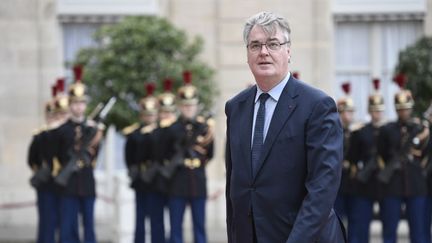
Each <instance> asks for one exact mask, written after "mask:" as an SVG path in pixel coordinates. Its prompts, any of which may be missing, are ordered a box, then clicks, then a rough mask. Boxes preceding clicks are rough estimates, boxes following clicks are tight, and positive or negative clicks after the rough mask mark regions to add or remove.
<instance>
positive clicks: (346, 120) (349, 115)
mask: <svg viewBox="0 0 432 243" xmlns="http://www.w3.org/2000/svg"><path fill="white" fill-rule="evenodd" d="M339 115H340V119H341V122H342V125H343V126H348V125H350V124H351V122H352V120H353V115H354V112H353V111H342V112H340V113H339Z"/></svg>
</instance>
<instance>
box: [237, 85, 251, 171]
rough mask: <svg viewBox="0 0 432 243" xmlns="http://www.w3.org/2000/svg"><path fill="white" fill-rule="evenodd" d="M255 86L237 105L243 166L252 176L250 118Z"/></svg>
mask: <svg viewBox="0 0 432 243" xmlns="http://www.w3.org/2000/svg"><path fill="white" fill-rule="evenodd" d="M255 94H256V88H253V89H251V91H250V92H249V94H248V96H247V98H246V99H245V100H243V101H242V102H241V103H240V104H239V105H240V107H239V108H240V109H239V111H240V112H241V113H242V114H240V116H239V117H240V118H241V119H240V120H239V121H238V126H237V127H238V128H239V130H240V132H239V133H237V134H239V136H242V138H240V139H242V140H243V139H244V141H245V142H244V143H241V153H243V156H242V157H243V158H245V160H244V161H245V163H246V164H245V168H247V170H248V172H249V173H248V174H249V175H250V176H251V177H252V167H251V166H252V164H251V163H252V161H251V159H252V158H251V140H252V120H253V114H254V100H255Z"/></svg>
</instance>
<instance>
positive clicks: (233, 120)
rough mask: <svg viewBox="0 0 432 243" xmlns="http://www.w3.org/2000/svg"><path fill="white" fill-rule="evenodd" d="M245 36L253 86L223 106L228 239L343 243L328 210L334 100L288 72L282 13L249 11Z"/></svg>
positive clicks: (335, 131) (336, 147)
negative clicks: (253, 12) (225, 128)
mask: <svg viewBox="0 0 432 243" xmlns="http://www.w3.org/2000/svg"><path fill="white" fill-rule="evenodd" d="M244 40H245V43H246V44H247V59H248V64H249V67H250V69H251V71H252V74H253V75H254V77H255V81H256V84H257V85H256V86H252V87H250V88H248V89H246V90H245V91H243V92H241V93H240V94H238V95H237V96H235V97H234V98H232V99H231V100H229V101H228V102H227V104H226V107H225V112H226V115H227V146H226V171H227V183H226V198H227V231H228V242H230V243H234V242H235V243H243V242H248V243H249V242H258V243H270V242H271V243H282V242H287V243H312V242H325V243H327V242H328V243H340V242H344V236H343V230H342V228H341V224H340V221H339V220H338V218H337V216H336V214H335V213H334V211H333V209H332V206H333V203H334V200H335V198H336V194H337V191H338V187H339V183H340V176H341V161H342V140H343V138H342V127H341V124H340V121H339V117H338V113H337V109H336V104H335V102H334V100H333V99H332V98H330V97H329V96H327V95H326V94H324V93H323V92H321V91H319V90H317V89H315V88H312V87H310V86H308V85H307V84H305V83H303V82H301V81H299V80H297V79H295V78H294V77H292V75H291V74H290V72H289V70H288V64H289V60H290V28H289V25H288V23H287V21H286V20H285V19H284V18H283V17H281V16H278V15H275V14H273V13H267V12H262V13H259V14H257V15H255V16H253V17H251V18H250V19H249V20H248V21H247V23H246V25H245V28H244Z"/></svg>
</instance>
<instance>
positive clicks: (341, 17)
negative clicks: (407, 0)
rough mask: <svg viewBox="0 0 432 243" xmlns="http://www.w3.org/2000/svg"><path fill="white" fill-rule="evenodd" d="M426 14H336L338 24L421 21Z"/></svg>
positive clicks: (335, 18)
mask: <svg viewBox="0 0 432 243" xmlns="http://www.w3.org/2000/svg"><path fill="white" fill-rule="evenodd" d="M424 17H425V13H421V12H412V13H409V12H406V13H346V14H343V13H335V14H333V18H334V20H335V21H336V22H381V21H401V20H403V21H421V20H423V19H424Z"/></svg>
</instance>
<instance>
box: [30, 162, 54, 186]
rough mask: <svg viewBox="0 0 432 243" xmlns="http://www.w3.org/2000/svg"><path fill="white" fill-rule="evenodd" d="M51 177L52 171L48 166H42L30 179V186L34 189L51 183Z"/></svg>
mask: <svg viewBox="0 0 432 243" xmlns="http://www.w3.org/2000/svg"><path fill="white" fill-rule="evenodd" d="M50 177H51V170H50V168H49V167H48V166H45V165H42V167H41V168H39V169H37V170H36V172H35V173H34V174H33V176H32V177H31V178H30V184H31V185H32V186H33V187H34V188H39V187H40V186H41V185H42V184H44V183H46V182H48V181H49V179H50Z"/></svg>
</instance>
